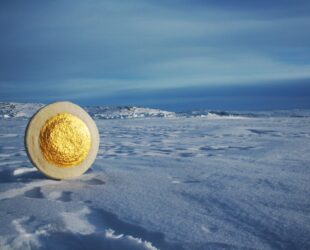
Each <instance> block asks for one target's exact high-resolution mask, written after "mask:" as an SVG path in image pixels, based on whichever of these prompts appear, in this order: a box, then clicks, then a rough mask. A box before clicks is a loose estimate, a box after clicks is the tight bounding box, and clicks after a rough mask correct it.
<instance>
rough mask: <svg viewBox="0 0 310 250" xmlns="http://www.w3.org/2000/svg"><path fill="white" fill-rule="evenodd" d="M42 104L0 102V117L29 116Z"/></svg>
mask: <svg viewBox="0 0 310 250" xmlns="http://www.w3.org/2000/svg"><path fill="white" fill-rule="evenodd" d="M43 106H44V104H41V103H15V102H4V103H3V102H2V103H0V118H15V117H16V118H29V117H31V116H32V115H33V114H34V113H35V112H37V111H38V110H39V109H40V108H41V107H43Z"/></svg>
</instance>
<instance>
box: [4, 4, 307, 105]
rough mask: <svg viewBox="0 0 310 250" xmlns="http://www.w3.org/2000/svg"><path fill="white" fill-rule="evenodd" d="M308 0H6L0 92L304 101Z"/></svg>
mask: <svg viewBox="0 0 310 250" xmlns="http://www.w3.org/2000/svg"><path fill="white" fill-rule="evenodd" d="M309 30H310V1H308V0H300V1H299V0H291V1H288V0H268V1H265V0H259V1H256V0H252V1H244V0H214V1H213V0H187V1H186V0H178V1H177V0H175V1H173V0H165V1H164V0H143V1H142V0H130V1H124V0H113V1H110V0H89V1H85V0H71V1H69V0H50V1H41V0H27V1H24V0H2V1H0V32H1V33H0V34H1V38H0V101H16V102H43V103H48V102H52V101H59V100H70V101H74V102H76V103H78V104H82V105H140V106H150V107H160V108H167V109H172V110H173V109H199V108H201V109H204V108H212V109H281V108H283V109H286V108H310V32H309Z"/></svg>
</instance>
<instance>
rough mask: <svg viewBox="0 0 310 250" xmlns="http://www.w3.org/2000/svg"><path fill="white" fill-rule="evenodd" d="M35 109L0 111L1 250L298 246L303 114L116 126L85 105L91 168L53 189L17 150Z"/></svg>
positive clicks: (306, 165)
mask: <svg viewBox="0 0 310 250" xmlns="http://www.w3.org/2000/svg"><path fill="white" fill-rule="evenodd" d="M13 106H14V107H13ZM39 107H40V105H38V104H34V105H32V104H12V103H7V104H2V106H1V114H2V116H1V117H2V119H0V218H1V222H0V249H1V250H2V249H4V250H5V249H23V250H27V249H60V250H61V249H112V250H113V249H117V250H119V249H120V250H121V249H126V250H127V249H129V250H131V249H148V250H154V249H178V250H179V249H190V250H195V249H310V242H309V239H310V199H309V197H310V184H309V183H310V117H309V111H308V110H297V111H296V110H295V111H274V112H260V113H253V112H252V113H240V112H238V113H226V112H210V111H208V112H207V111H195V112H188V113H184V114H174V115H169V116H165V115H162V116H161V117H157V115H156V116H155V117H153V118H149V117H152V115H149V114H148V112H153V111H150V110H148V109H142V108H139V109H140V110H143V112H142V113H143V114H144V115H143V117H144V118H142V116H141V117H139V118H140V119H126V120H123V119H115V117H118V118H122V117H123V118H124V116H123V115H118V112H121V111H120V110H121V109H124V108H118V109H115V108H113V109H114V111H113V112H114V113H113V117H114V119H102V117H103V115H102V114H104V112H102V111H100V112H98V114H97V115H96V113H95V110H100V109H105V108H104V107H102V108H100V107H88V110H92V112H93V113H91V114H92V116H93V117H95V121H96V123H97V125H98V128H99V130H100V137H101V143H100V150H99V154H98V156H97V160H96V161H95V163H94V165H93V166H92V168H91V169H90V170H89V171H88V172H87V173H85V174H84V175H83V176H81V177H80V178H77V179H74V180H65V181H55V180H49V179H47V178H45V177H44V176H43V175H42V174H41V173H40V172H38V171H36V169H35V168H34V167H33V166H32V165H31V163H30V162H29V160H28V158H27V155H26V152H25V149H24V130H25V128H26V125H27V122H28V119H29V118H28V117H29V116H30V115H31V114H33V113H34V112H35V111H36V110H37V109H38V108H39ZM109 110H110V109H109ZM117 110H118V111H117ZM156 112H157V113H161V114H162V113H164V111H159V110H157V111H156ZM168 113H169V112H168ZM21 114H23V115H21ZM99 114H100V115H99ZM210 114H212V115H213V116H215V117H216V118H214V117H213V118H211V116H210ZM158 116H159V115H158ZM236 117H238V119H236ZM126 118H134V117H133V116H127V117H126ZM232 118H233V119H232Z"/></svg>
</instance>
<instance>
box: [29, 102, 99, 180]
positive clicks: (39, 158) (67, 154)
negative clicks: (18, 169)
mask: <svg viewBox="0 0 310 250" xmlns="http://www.w3.org/2000/svg"><path fill="white" fill-rule="evenodd" d="M25 146H26V151H27V154H28V156H29V158H30V160H31V161H32V163H33V165H34V166H35V167H36V168H37V169H38V170H40V171H41V172H42V173H44V174H45V175H47V176H48V177H50V178H53V179H70V178H74V177H77V176H80V175H82V174H83V173H84V172H85V171H86V170H87V169H88V168H89V167H90V166H91V165H92V163H93V162H94V161H95V159H96V155H97V153H98V148H99V133H98V129H97V126H96V123H95V122H94V121H93V119H92V118H91V117H90V116H89V115H88V113H87V112H86V111H85V110H84V109H82V108H81V107H79V106H78V105H75V104H73V103H71V102H56V103H52V104H49V105H46V106H45V107H43V108H42V109H40V110H39V111H38V112H37V113H36V114H34V116H33V117H32V118H31V120H30V122H29V123H28V126H27V129H26V135H25Z"/></svg>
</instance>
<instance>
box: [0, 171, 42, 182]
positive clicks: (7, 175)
mask: <svg viewBox="0 0 310 250" xmlns="http://www.w3.org/2000/svg"><path fill="white" fill-rule="evenodd" d="M46 179H47V177H45V176H44V175H43V174H42V173H40V172H39V171H37V169H35V168H30V167H22V168H9V169H3V170H1V171H0V183H12V182H13V183H14V182H18V183H28V182H32V181H34V180H46Z"/></svg>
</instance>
